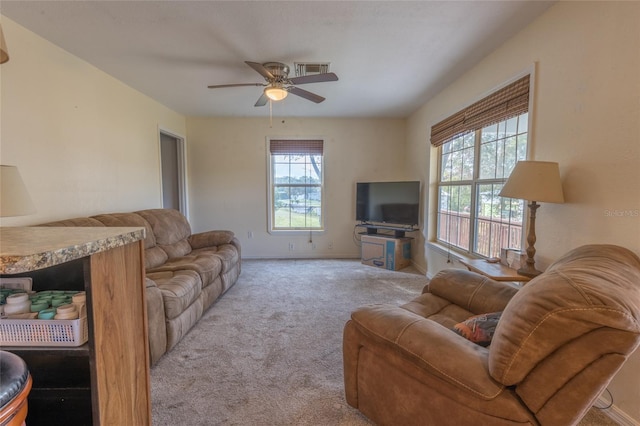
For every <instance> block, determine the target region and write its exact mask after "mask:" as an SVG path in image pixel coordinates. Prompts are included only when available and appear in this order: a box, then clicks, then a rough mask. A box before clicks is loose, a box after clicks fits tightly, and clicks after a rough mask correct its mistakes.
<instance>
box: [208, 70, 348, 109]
mask: <svg viewBox="0 0 640 426" xmlns="http://www.w3.org/2000/svg"><path fill="white" fill-rule="evenodd" d="M245 64H247V65H249V66H250V67H251V68H253V69H254V70H256V71H257V72H258V74H260V75H261V76H262V77H264V79H265V81H266V83H238V84H217V85H212V86H207V87H208V88H209V89H219V88H222V87H240V86H263V87H264V91H263V93H262V95H261V96H260V97H259V98H258V101H257V102H256V104H255V105H254V106H257V107H259V106H264V105H266V104H267V102H268V101H269V100H272V101H281V100H282V99H284V98H286V97H287V95H288V94H289V93H293V94H294V95H297V96H300V97H301V98H304V99H307V100H310V101H311V102H315V103H317V104H319V103H320V102H322V101H324V100H325V98H323V97H322V96H320V95H316V94H315V93H311V92H309V91H306V90H304V89H301V88H299V87H296V86H297V85H298V84H308V83H321V82H324V81H336V80H338V76H337V75H335V74H334V73H332V72H327V73H321V74H312V75H304V76H301V77H291V78H290V77H289V67H288V66H287V65H285V64H283V63H281V62H265V63H264V64H260V63H258V62H250V61H245Z"/></svg>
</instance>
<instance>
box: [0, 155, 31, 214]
mask: <svg viewBox="0 0 640 426" xmlns="http://www.w3.org/2000/svg"><path fill="white" fill-rule="evenodd" d="M35 212H36V208H35V206H34V205H33V201H31V197H30V196H29V192H28V191H27V187H26V186H25V185H24V182H23V181H22V177H20V172H19V171H18V168H17V167H16V166H2V165H0V217H7V216H24V215H28V214H31V213H35Z"/></svg>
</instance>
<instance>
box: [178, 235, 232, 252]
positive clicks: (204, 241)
mask: <svg viewBox="0 0 640 426" xmlns="http://www.w3.org/2000/svg"><path fill="white" fill-rule="evenodd" d="M234 235H235V234H234V233H233V232H232V231H206V232H200V233H198V234H193V235H190V236H189V238H188V241H189V244H190V245H191V248H192V249H194V250H196V249H201V248H206V247H217V246H221V245H223V244H230V243H231V242H232V241H233V239H234Z"/></svg>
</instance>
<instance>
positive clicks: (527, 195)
mask: <svg viewBox="0 0 640 426" xmlns="http://www.w3.org/2000/svg"><path fill="white" fill-rule="evenodd" d="M500 196H502V197H509V198H518V199H521V200H528V201H537V202H545V203H564V195H563V193H562V183H561V181H560V168H559V166H558V163H553V162H550V161H519V162H518V163H517V164H516V166H515V167H514V169H513V171H512V172H511V176H509V179H508V180H507V182H506V183H505V184H504V186H503V187H502V191H500Z"/></svg>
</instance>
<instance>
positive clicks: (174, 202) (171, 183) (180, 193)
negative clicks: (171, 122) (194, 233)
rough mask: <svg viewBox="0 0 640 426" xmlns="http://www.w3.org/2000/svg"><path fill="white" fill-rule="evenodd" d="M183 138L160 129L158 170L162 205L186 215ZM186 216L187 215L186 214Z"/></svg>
mask: <svg viewBox="0 0 640 426" xmlns="http://www.w3.org/2000/svg"><path fill="white" fill-rule="evenodd" d="M185 158H186V155H185V144H184V138H182V137H180V136H176V135H173V134H171V133H169V132H166V131H164V130H161V131H160V171H161V179H162V180H161V184H162V207H163V208H165V209H176V210H178V211H180V212H181V213H182V214H183V215H185V216H187V195H186V176H185V174H186V169H187V168H186V165H185ZM187 217H188V216H187Z"/></svg>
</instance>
